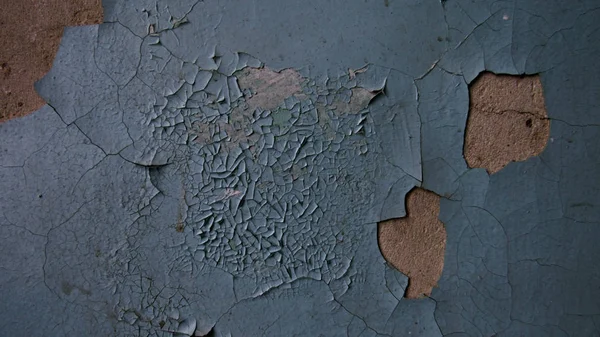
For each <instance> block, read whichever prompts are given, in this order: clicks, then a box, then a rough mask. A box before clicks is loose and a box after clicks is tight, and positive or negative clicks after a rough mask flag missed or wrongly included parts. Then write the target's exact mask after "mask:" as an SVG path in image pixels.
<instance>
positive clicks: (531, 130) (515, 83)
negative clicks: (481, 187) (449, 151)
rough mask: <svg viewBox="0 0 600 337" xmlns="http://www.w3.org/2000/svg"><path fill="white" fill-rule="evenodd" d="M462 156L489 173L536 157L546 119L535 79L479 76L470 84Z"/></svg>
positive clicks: (544, 138) (546, 131) (542, 143)
mask: <svg viewBox="0 0 600 337" xmlns="http://www.w3.org/2000/svg"><path fill="white" fill-rule="evenodd" d="M469 91H470V104H469V118H468V121H467V128H466V131H465V146H464V155H465V160H466V161H467V164H468V165H469V167H481V168H485V169H486V170H487V171H488V172H489V173H490V174H493V173H496V172H498V171H500V170H501V169H502V168H503V167H504V166H506V165H507V164H508V163H510V162H512V161H523V160H526V159H527V158H530V157H533V156H537V155H539V154H540V153H541V152H542V151H543V150H544V148H545V147H546V143H547V142H548V138H549V136H550V120H549V119H548V114H547V112H546V106H545V104H544V95H543V91H542V83H541V82H540V78H539V76H537V75H535V76H510V75H495V74H492V73H488V72H485V73H482V74H481V75H479V77H478V78H477V79H475V80H474V81H473V83H471V85H470V88H469Z"/></svg>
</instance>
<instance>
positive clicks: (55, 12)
mask: <svg viewBox="0 0 600 337" xmlns="http://www.w3.org/2000/svg"><path fill="white" fill-rule="evenodd" d="M102 13H103V10H102V1H101V0H18V1H4V3H3V4H2V10H0V41H2V48H0V122H3V121H6V120H8V119H10V118H15V117H21V116H25V115H27V114H29V113H31V112H33V111H35V110H37V109H39V108H41V107H42V106H43V105H44V104H45V102H44V100H43V99H42V98H41V97H40V96H39V95H38V94H37V93H36V92H35V90H34V88H33V84H34V82H35V81H37V80H39V79H41V78H42V77H43V76H44V75H45V74H46V73H47V72H48V71H49V70H50V68H51V67H52V63H53V62H54V56H55V55H56V52H57V51H58V46H59V44H60V39H61V37H62V33H63V28H64V27H65V26H75V25H91V24H99V23H101V22H102V19H103V14H102Z"/></svg>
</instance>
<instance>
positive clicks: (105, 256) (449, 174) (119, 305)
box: [0, 0, 600, 336]
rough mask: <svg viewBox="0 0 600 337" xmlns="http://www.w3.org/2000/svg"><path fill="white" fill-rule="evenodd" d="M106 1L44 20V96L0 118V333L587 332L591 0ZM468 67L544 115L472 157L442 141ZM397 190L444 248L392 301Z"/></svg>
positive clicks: (460, 100)
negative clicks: (417, 198)
mask: <svg viewBox="0 0 600 337" xmlns="http://www.w3.org/2000/svg"><path fill="white" fill-rule="evenodd" d="M104 9H105V18H104V20H105V22H104V23H103V24H102V25H99V26H92V27H79V28H70V29H67V30H66V31H65V35H64V37H63V40H62V43H61V48H60V50H59V52H58V55H57V58H56V62H55V64H54V67H53V69H52V70H51V72H50V73H49V74H48V75H47V76H46V77H45V78H44V79H43V80H42V81H40V82H38V84H37V87H36V88H37V90H38V92H39V93H40V95H41V96H42V97H44V99H45V100H46V101H47V102H48V104H47V105H46V106H44V107H43V108H41V109H40V110H39V111H37V112H35V113H34V114H32V115H30V116H27V117H24V118H22V119H18V120H12V121H9V122H7V123H4V124H2V125H0V139H1V140H2V141H1V142H0V165H1V167H0V190H1V191H2V193H1V194H0V235H1V236H2V238H3V245H2V246H1V247H0V249H1V253H2V260H0V263H1V265H0V267H1V268H2V271H3V272H2V273H0V284H1V285H2V287H1V288H0V298H2V299H3V301H2V309H3V310H2V311H3V312H4V313H5V314H3V315H2V316H0V329H1V330H2V331H6V333H7V334H9V335H24V334H27V335H33V336H36V335H40V336H41V335H44V336H48V335H51V336H54V335H60V336H63V335H68V336H73V335H74V336H77V335H89V334H90V333H91V334H94V335H98V336H107V335H108V336H112V335H114V336H122V335H133V336H138V335H139V336H170V335H184V336H185V335H188V336H189V335H192V334H197V335H200V334H204V333H206V332H208V331H210V330H211V329H212V331H213V332H214V333H215V334H216V335H220V336H237V335H242V334H243V335H252V336H254V335H268V336H279V335H292V334H297V335H310V336H314V335H319V334H322V335H327V336H338V335H339V336H405V335H408V334H409V333H410V334H411V335H417V336H441V335H444V336H445V335H454V336H492V335H497V336H515V335H527V336H568V335H594V334H598V333H599V331H598V326H599V325H600V321H599V319H600V306H599V305H600V304H599V302H598V301H597V300H596V299H597V298H600V288H599V287H598V283H599V280H600V269H599V268H598V267H597V264H596V261H597V259H598V258H599V257H600V255H599V254H600V250H599V249H598V248H597V246H598V245H597V244H596V242H595V241H596V240H595V238H597V237H598V235H599V234H600V233H599V231H600V230H599V227H598V222H599V221H600V205H597V198H596V195H597V193H598V191H600V181H599V180H598V179H597V174H598V169H599V167H598V165H599V163H600V151H598V150H597V145H596V143H597V142H596V140H597V138H598V135H599V125H600V122H599V119H600V117H599V116H598V114H597V113H596V110H595V109H596V108H597V107H598V97H597V95H595V94H594V93H595V91H596V89H597V88H598V85H597V83H595V81H596V78H598V75H600V74H597V73H598V69H596V68H593V67H592V68H590V67H588V66H587V65H589V64H591V62H592V61H591V60H594V59H595V57H596V55H597V53H598V52H599V50H598V48H599V47H598V44H597V43H596V42H595V41H597V40H598V38H599V36H598V32H599V31H600V29H598V24H599V23H598V22H600V21H598V20H597V17H598V15H600V9H598V8H597V4H595V2H594V1H588V2H582V3H581V4H580V5H578V6H570V5H569V4H565V3H562V2H557V3H552V4H545V5H544V6H540V5H538V4H536V2H534V1H518V2H503V1H500V2H498V1H495V2H491V1H490V2H487V1H475V2H473V1H466V0H465V1H461V0H447V1H443V2H441V3H440V2H435V1H432V2H426V3H419V4H416V3H413V2H412V1H389V2H387V3H385V4H384V3H377V2H373V3H371V2H364V1H351V2H347V1H343V2H342V1H336V2H332V3H327V4H324V3H322V2H319V1H316V0H314V1H308V2H306V1H305V2H298V3H281V2H277V1H264V2H260V3H257V2H247V1H229V2H227V3H226V4H223V3H218V2H215V1H204V2H200V1H191V0H180V1H169V2H166V1H156V0H136V1H121V0H108V1H104ZM356 13H361V15H360V16H356ZM242 18H243V20H242ZM315 27H319V29H316V28H315ZM365 27H368V29H365ZM365 64H366V66H365ZM349 69H350V70H351V71H349ZM352 69H355V70H352ZM484 70H487V71H491V72H494V73H506V74H533V73H540V74H541V75H540V76H541V81H542V85H543V86H544V92H545V94H546V106H547V110H548V116H549V118H550V120H551V123H552V128H551V134H550V142H549V143H548V146H547V147H546V148H545V149H544V151H543V152H542V153H541V154H540V155H539V156H538V157H533V158H530V159H528V160H526V161H524V162H519V163H511V164H509V165H507V166H506V167H504V168H503V169H502V170H500V171H499V172H498V173H496V174H494V175H493V176H489V175H488V174H487V172H486V171H485V170H483V169H469V168H468V167H467V165H466V162H465V160H464V158H463V154H462V150H463V144H464V130H465V125H466V120H467V113H468V106H469V99H468V84H469V83H470V82H471V81H473V79H474V78H475V77H476V76H477V74H479V73H480V72H482V71H484ZM260 74H263V75H260ZM277 74H278V75H277ZM254 75H256V76H254ZM261 76H262V80H263V81H262V82H261V81H258V80H260V79H261ZM244 81H246V82H244ZM246 84H248V85H247V86H246ZM265 89H266V90H265ZM299 89H300V90H299ZM261 95H262V97H261ZM284 96H285V97H284ZM415 186H421V187H423V188H425V189H427V190H430V191H433V192H435V193H436V194H438V195H440V196H441V202H440V215H439V218H440V220H441V221H442V222H443V223H444V225H445V228H446V231H447V244H446V252H445V265H444V269H443V272H442V276H441V278H440V280H439V282H438V288H435V289H434V290H433V292H432V294H431V296H430V297H427V298H424V299H419V300H408V299H405V298H403V296H404V294H405V290H406V286H407V281H408V280H407V277H406V276H405V275H403V274H402V273H400V272H398V271H397V270H395V269H394V268H392V267H390V266H389V265H387V264H386V263H385V260H384V259H383V257H382V256H381V253H380V251H379V248H378V244H377V223H378V222H380V221H384V220H388V219H391V218H398V217H403V216H405V213H406V212H405V210H404V207H403V205H404V198H405V195H406V193H407V192H408V191H410V190H411V189H412V188H413V187H415ZM28 318H35V319H28Z"/></svg>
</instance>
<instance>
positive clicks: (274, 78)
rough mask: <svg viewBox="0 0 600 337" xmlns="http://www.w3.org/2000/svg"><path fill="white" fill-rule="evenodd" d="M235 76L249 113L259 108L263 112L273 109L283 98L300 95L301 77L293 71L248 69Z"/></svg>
mask: <svg viewBox="0 0 600 337" xmlns="http://www.w3.org/2000/svg"><path fill="white" fill-rule="evenodd" d="M236 75H237V79H238V84H239V86H240V89H242V90H243V91H244V95H245V96H246V104H247V105H248V109H249V110H250V111H254V109H256V108H259V107H260V108H262V109H264V110H272V109H275V108H277V107H278V106H279V105H280V104H281V103H282V102H283V100H284V99H285V98H287V97H290V96H293V95H298V94H301V93H302V88H301V87H300V84H301V83H302V76H300V74H298V72H296V71H295V70H293V69H284V70H281V71H279V72H277V71H273V70H271V69H268V68H250V67H248V68H245V69H243V70H242V71H240V73H239V74H236Z"/></svg>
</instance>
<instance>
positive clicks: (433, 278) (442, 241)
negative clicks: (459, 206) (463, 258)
mask: <svg viewBox="0 0 600 337" xmlns="http://www.w3.org/2000/svg"><path fill="white" fill-rule="evenodd" d="M406 213H407V215H406V217H404V218H400V219H391V220H387V221H382V222H380V223H379V228H378V240H379V249H380V250H381V253H382V254H383V257H384V258H385V259H386V260H387V261H388V262H389V263H390V264H391V265H392V266H394V267H395V268H396V269H398V270H399V271H401V272H402V273H403V274H405V275H406V276H408V278H409V280H408V287H407V288H406V292H405V294H404V296H405V297H407V298H421V297H423V296H429V295H431V291H432V289H433V287H435V286H436V285H437V282H438V280H439V278H440V276H441V275H442V270H443V268H444V252H445V250H446V229H445V228H444V224H443V223H442V222H441V221H440V220H439V219H438V216H439V213H440V197H439V196H437V195H436V194H435V193H432V192H429V191H426V190H424V189H421V188H415V189H413V190H412V191H410V192H409V193H408V194H407V196H406Z"/></svg>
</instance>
